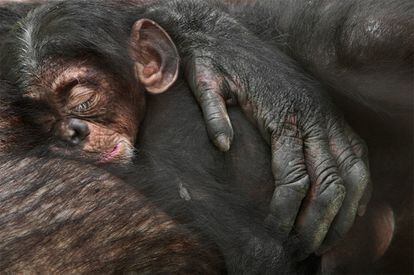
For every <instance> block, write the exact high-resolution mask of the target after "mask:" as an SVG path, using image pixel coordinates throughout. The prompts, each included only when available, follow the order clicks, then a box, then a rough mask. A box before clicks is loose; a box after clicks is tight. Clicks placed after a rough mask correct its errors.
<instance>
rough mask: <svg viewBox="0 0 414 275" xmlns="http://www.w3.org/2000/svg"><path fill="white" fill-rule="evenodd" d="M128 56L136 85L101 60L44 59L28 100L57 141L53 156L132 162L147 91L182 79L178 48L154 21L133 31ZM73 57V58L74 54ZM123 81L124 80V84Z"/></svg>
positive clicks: (143, 21)
mask: <svg viewBox="0 0 414 275" xmlns="http://www.w3.org/2000/svg"><path fill="white" fill-rule="evenodd" d="M129 45H130V46H129V49H124V50H125V51H127V52H128V56H129V57H130V58H131V60H132V66H131V64H125V66H130V67H131V69H130V70H131V76H132V77H131V78H133V80H132V81H129V83H128V81H127V80H126V79H125V78H122V77H119V76H116V75H115V74H113V73H112V72H111V70H110V68H109V69H108V68H107V67H108V66H107V64H106V65H103V64H101V63H99V58H97V57H94V56H85V57H82V58H72V59H67V58H59V57H56V56H53V57H46V58H45V59H44V60H42V61H41V62H40V64H41V66H40V68H41V69H39V71H37V72H36V73H34V74H33V75H36V76H35V77H32V78H31V79H30V85H28V88H27V89H26V91H25V97H26V98H27V99H28V100H30V101H31V102H32V105H34V106H36V103H39V105H38V106H39V107H38V109H42V108H43V109H42V110H39V112H38V114H37V115H36V117H35V118H32V120H33V121H34V122H35V123H36V124H37V125H41V128H42V129H43V130H44V131H45V133H47V134H48V135H52V136H53V137H54V140H57V141H59V142H53V143H52V144H51V145H50V149H51V150H52V151H55V152H58V153H63V154H66V155H69V154H70V155H73V154H76V153H74V152H80V153H81V154H80V155H83V154H86V155H87V156H88V157H92V158H94V159H98V161H99V162H113V161H122V162H125V161H129V160H130V159H131V158H132V156H133V152H134V146H133V145H134V142H135V137H136V135H137V132H138V128H139V124H140V121H141V119H142V117H143V114H144V109H145V99H144V92H145V90H146V91H148V92H150V93H162V92H164V91H166V90H167V89H168V88H169V87H170V86H171V85H172V84H173V83H174V82H175V80H176V78H177V75H178V67H179V58H178V53H177V49H176V48H175V46H174V44H173V42H172V41H171V39H170V38H169V36H168V34H167V33H166V32H165V31H164V30H163V29H162V28H161V27H160V26H158V25H157V24H156V23H155V22H152V21H150V20H147V19H141V20H139V21H137V22H136V23H135V25H134V26H133V28H132V32H131V38H130V41H129ZM74 56H75V55H74ZM121 79H122V80H121Z"/></svg>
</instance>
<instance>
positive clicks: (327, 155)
mask: <svg viewBox="0 0 414 275" xmlns="http://www.w3.org/2000/svg"><path fill="white" fill-rule="evenodd" d="M74 10H77V11H78V12H76V13H74V12H73V11H74ZM114 10H115V6H114V5H112V4H110V3H109V4H108V3H106V2H101V1H98V2H90V1H89V2H85V1H80V2H58V3H56V4H51V5H46V6H45V7H43V8H42V9H38V10H37V11H36V12H34V13H33V14H31V15H29V16H28V18H27V19H26V20H25V21H23V23H22V24H21V25H22V26H21V32H20V33H19V34H17V35H18V37H19V39H18V40H16V43H11V46H10V47H9V50H8V51H9V52H10V54H9V55H7V56H6V58H8V59H11V60H10V61H5V62H4V64H6V66H7V68H10V70H8V71H7V73H8V74H7V75H6V76H5V77H6V78H7V79H9V80H11V81H12V82H13V83H17V85H18V86H19V90H20V91H21V92H22V93H23V94H24V96H25V97H26V98H28V100H29V101H32V102H37V104H40V103H41V104H42V106H43V107H44V108H43V110H42V114H38V115H37V116H34V121H33V122H34V123H37V124H38V125H41V126H42V127H43V129H44V131H46V132H51V133H52V132H54V133H56V135H55V136H56V137H58V138H59V139H60V140H63V141H65V142H66V143H65V144H64V145H63V149H64V151H68V150H67V148H66V146H67V143H70V144H71V145H76V146H77V147H76V148H77V149H81V150H83V151H84V152H92V153H94V152H98V153H101V152H102V151H104V152H107V153H105V155H104V158H103V160H104V161H106V160H108V159H109V160H110V159H113V158H114V157H117V156H118V155H120V154H122V155H128V153H124V152H125V151H127V152H128V151H130V150H127V149H124V148H125V147H126V148H128V143H133V142H134V138H135V135H136V132H137V125H138V123H139V121H140V120H139V118H140V117H141V114H140V112H139V111H142V110H143V98H142V96H141V94H142V93H141V91H139V89H140V84H143V85H144V86H145V87H146V88H147V90H150V91H153V92H159V91H162V90H164V89H165V88H166V87H168V86H169V85H171V82H172V81H174V79H175V76H176V74H177V61H176V59H177V58H176V50H175V47H174V45H173V44H172V42H171V40H170V39H169V37H168V36H167V35H166V34H165V33H164V31H163V30H162V29H161V28H160V27H158V25H157V24H156V23H154V22H153V21H151V20H150V19H154V20H155V21H159V22H160V23H162V24H163V25H164V26H165V27H167V28H168V29H169V33H170V34H171V35H172V37H173V40H174V41H176V42H177V47H178V50H179V52H180V55H181V57H182V59H183V64H184V66H185V67H186V68H187V69H186V70H187V76H188V78H189V81H190V85H191V86H192V88H193V90H194V91H195V94H196V98H197V99H198V100H199V102H200V103H201V106H202V108H203V112H204V115H205V118H206V120H207V121H209V123H211V124H212V125H213V127H219V128H220V129H221V130H223V131H225V128H226V126H228V124H229V119H228V118H225V119H224V120H222V119H221V115H222V112H224V109H225V107H224V100H221V99H220V98H219V97H218V96H219V94H220V93H221V92H222V91H226V93H227V94H228V96H227V99H228V100H233V101H238V102H239V104H240V105H241V106H242V108H243V110H244V111H245V112H246V113H247V114H248V115H249V116H250V117H251V118H252V119H254V120H255V121H256V124H257V125H258V126H259V129H260V130H261V132H262V134H263V135H264V137H265V138H266V139H267V140H268V141H269V142H270V143H271V145H272V148H273V149H272V150H273V152H274V154H273V168H274V170H275V174H276V184H277V187H276V190H275V195H274V199H273V203H272V205H271V209H272V217H269V222H272V223H274V225H275V228H277V229H278V230H279V231H280V232H278V233H279V234H281V235H288V234H289V233H290V232H291V230H292V227H293V225H294V223H295V218H296V215H297V213H298V211H299V210H300V207H301V204H302V200H303V199H304V197H305V194H306V192H307V190H308V188H309V185H310V183H312V187H311V192H310V195H309V196H308V197H307V199H306V201H305V207H304V208H303V209H302V213H301V215H300V217H299V219H298V220H297V223H296V225H297V226H296V227H297V231H298V233H299V236H300V237H301V238H303V239H304V240H306V242H307V244H306V245H304V247H303V253H304V254H305V255H307V254H308V253H309V252H313V251H314V250H315V249H316V248H317V247H319V246H320V244H321V243H322V241H323V240H324V238H325V235H326V233H327V230H328V228H329V225H330V224H331V222H332V221H333V219H334V217H335V216H337V214H338V213H339V214H338V216H337V218H336V220H335V221H334V224H333V229H332V231H331V233H329V237H328V239H327V244H329V243H330V242H332V241H333V239H335V238H337V236H335V235H334V232H339V233H340V236H342V235H343V234H345V233H346V232H347V231H348V230H349V228H350V226H351V225H352V224H353V220H354V217H355V214H356V211H357V208H358V205H359V203H360V200H361V197H362V194H363V192H364V190H365V188H366V186H367V184H368V182H369V174H368V171H367V167H366V165H365V164H364V162H363V160H362V159H361V158H360V157H359V156H358V154H359V152H358V150H356V149H353V148H352V146H351V145H353V146H355V147H356V146H358V144H357V142H359V141H358V139H357V138H356V135H355V134H354V133H353V132H352V131H351V130H350V129H349V127H347V126H346V124H345V123H344V121H343V120H342V118H341V116H339V115H338V114H337V113H336V111H335V110H334V108H333V107H332V105H331V104H330V102H329V101H328V100H327V99H326V96H324V94H323V91H322V88H321V87H320V86H319V85H317V84H316V83H314V82H313V81H312V80H308V79H306V78H305V77H303V75H302V71H301V70H300V69H299V68H297V67H296V65H295V63H294V62H293V61H292V60H290V59H289V58H288V57H286V56H285V55H283V54H282V53H281V52H278V51H277V49H276V48H274V49H272V48H270V47H268V46H267V45H266V44H265V43H263V42H261V41H260V40H258V39H257V38H256V37H255V36H253V35H252V34H251V33H249V32H248V31H247V30H246V29H245V28H244V27H243V26H241V25H239V24H237V22H234V20H233V19H232V18H231V17H230V16H229V15H228V14H227V13H225V12H223V11H221V10H220V9H218V8H217V7H216V5H211V4H209V3H207V2H206V3H204V2H199V1H173V2H170V3H168V4H166V3H162V4H157V5H150V6H126V7H124V8H118V10H117V11H116V12H114ZM92 11H94V12H92ZM177 15H179V16H177ZM108 17H111V18H112V20H111V22H107V20H106V18H108ZM147 18H149V19H147ZM195 18H197V20H196V22H194V20H195ZM213 22H215V23H214V24H213ZM172 26H173V27H172ZM229 31H230V32H231V35H230V34H227V32H229ZM72 33H73V34H72ZM225 33H226V36H223V35H224V34H225ZM69 34H70V35H69ZM258 46H259V49H256V48H257V47H258ZM253 54H254V56H253ZM213 55H214V56H213ZM229 56H231V58H229ZM235 56H238V58H237V59H234V57H235ZM235 61H236V62H235ZM270 68H274V69H272V70H271V69H270ZM131 72H134V74H131ZM251 75H260V78H257V77H251ZM137 81H139V82H137ZM217 118H219V120H217ZM223 123H224V124H223ZM209 129H210V128H209ZM229 135H230V136H231V134H230V133H224V132H221V134H215V133H213V132H211V131H210V136H211V137H212V139H213V140H214V141H215V143H216V144H218V145H219V147H221V148H222V149H223V150H228V149H229V148H228V147H229V145H230V140H231V137H230V136H229ZM353 143H354V144H353ZM58 145H59V144H55V143H52V146H51V148H52V149H53V150H54V151H56V150H59V149H56V148H59V147H58ZM61 148H62V146H61ZM73 151H75V150H73ZM73 151H72V152H73ZM304 154H305V155H307V157H306V159H305V155H304ZM305 163H306V165H305ZM337 166H339V168H337ZM345 186H346V187H345ZM345 188H346V189H347V190H348V191H347V195H345ZM344 197H345V200H344V204H343V205H342V201H343V199H344ZM365 204H366V201H363V202H362V206H363V207H365ZM315 221H317V222H315Z"/></svg>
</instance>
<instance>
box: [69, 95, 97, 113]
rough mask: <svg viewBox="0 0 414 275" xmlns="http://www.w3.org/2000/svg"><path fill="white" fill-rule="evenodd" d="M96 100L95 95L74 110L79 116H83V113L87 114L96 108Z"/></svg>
mask: <svg viewBox="0 0 414 275" xmlns="http://www.w3.org/2000/svg"><path fill="white" fill-rule="evenodd" d="M95 99H96V96H95V95H93V96H91V97H90V98H89V99H88V100H86V101H84V102H82V103H81V104H79V105H77V106H76V107H75V108H74V111H75V112H76V113H78V114H79V113H80V114H82V113H85V112H87V111H89V110H90V109H91V108H92V107H93V106H94V103H95Z"/></svg>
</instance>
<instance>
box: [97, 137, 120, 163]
mask: <svg viewBox="0 0 414 275" xmlns="http://www.w3.org/2000/svg"><path fill="white" fill-rule="evenodd" d="M121 151H122V144H121V142H120V143H118V144H117V145H116V146H115V147H114V149H112V151H111V152H110V153H109V154H105V155H104V156H103V157H102V159H101V161H100V162H110V161H112V160H113V159H115V158H116V157H117V156H118V155H119V154H120V153H121Z"/></svg>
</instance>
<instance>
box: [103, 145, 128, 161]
mask: <svg viewBox="0 0 414 275" xmlns="http://www.w3.org/2000/svg"><path fill="white" fill-rule="evenodd" d="M132 156H133V150H132V148H131V146H130V145H129V144H128V143H127V142H125V141H121V142H118V143H117V144H116V145H115V146H114V148H113V149H112V150H111V151H110V152H109V153H106V154H103V155H102V157H101V159H100V161H99V162H100V163H108V162H113V161H121V162H124V161H129V160H131V158H132Z"/></svg>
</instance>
